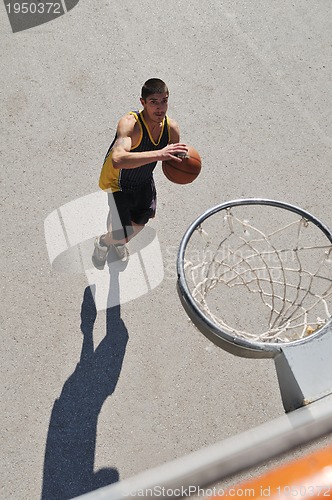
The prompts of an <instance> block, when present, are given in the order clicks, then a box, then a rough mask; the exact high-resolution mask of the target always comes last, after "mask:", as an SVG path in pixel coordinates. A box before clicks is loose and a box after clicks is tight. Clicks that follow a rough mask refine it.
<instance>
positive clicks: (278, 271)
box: [177, 198, 332, 358]
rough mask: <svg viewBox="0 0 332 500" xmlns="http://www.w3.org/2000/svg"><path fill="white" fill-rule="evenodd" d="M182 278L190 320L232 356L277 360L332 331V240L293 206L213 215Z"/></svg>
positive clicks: (191, 246)
mask: <svg viewBox="0 0 332 500" xmlns="http://www.w3.org/2000/svg"><path fill="white" fill-rule="evenodd" d="M177 274H178V284H177V285H178V292H179V296H180V299H181V302H182V304H183V306H184V308H185V310H186V312H187V314H188V316H189V317H190V319H191V320H192V321H193V323H194V324H195V325H196V327H197V328H198V329H199V330H200V331H201V332H202V333H203V334H204V335H205V336H206V337H207V338H208V339H209V340H211V341H212V342H213V343H215V344H216V345H218V346H219V347H222V348H223V349H225V350H227V351H229V352H231V353H232V354H236V355H239V356H244V357H253V358H263V357H273V358H276V357H277V356H278V355H279V354H280V353H282V352H285V349H286V352H287V347H288V346H292V347H294V346H298V345H302V344H307V343H309V342H312V341H313V339H314V338H321V337H322V336H324V335H325V333H327V332H328V331H330V330H331V323H332V318H331V312H332V233H331V231H330V230H329V229H328V227H327V226H325V224H323V223H322V222H321V221H320V220H318V219H317V218H316V217H314V216H313V215H311V214H310V213H308V212H306V211H305V210H302V209H301V208H298V207H295V206H293V205H290V204H288V203H283V202H279V201H274V200H267V199H258V198H252V199H241V200H234V201H230V202H228V203H223V204H221V205H218V206H216V207H214V208H211V209H209V210H207V211H206V212H205V213H204V214H202V215H201V216H200V217H198V218H197V219H196V220H195V221H194V222H193V223H192V224H191V226H190V227H189V228H188V230H187V231H186V233H185V235H184V237H183V239H182V241H181V244H180V248H179V252H178V258H177Z"/></svg>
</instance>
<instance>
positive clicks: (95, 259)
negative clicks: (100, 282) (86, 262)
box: [92, 236, 110, 271]
mask: <svg viewBox="0 0 332 500" xmlns="http://www.w3.org/2000/svg"><path fill="white" fill-rule="evenodd" d="M109 249H110V247H105V246H103V245H101V244H100V236H97V238H96V239H95V249H94V251H93V254H92V263H93V265H94V266H95V268H97V269H99V270H100V271H102V270H103V269H104V267H105V263H106V260H107V255H108V252H109Z"/></svg>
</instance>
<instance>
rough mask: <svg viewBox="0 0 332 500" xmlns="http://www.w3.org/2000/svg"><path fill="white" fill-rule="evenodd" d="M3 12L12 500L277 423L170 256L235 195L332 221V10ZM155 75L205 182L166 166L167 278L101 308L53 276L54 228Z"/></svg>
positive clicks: (162, 234) (267, 386) (107, 477)
mask: <svg viewBox="0 0 332 500" xmlns="http://www.w3.org/2000/svg"><path fill="white" fill-rule="evenodd" d="M0 11H1V15H0V23H1V35H0V37H1V56H0V57H1V68H2V69H1V73H0V79H1V108H0V109H1V111H0V112H1V139H2V141H1V143H2V147H1V174H0V175H1V205H2V216H1V235H2V245H1V259H0V272H1V290H2V297H1V323H2V329H3V333H2V343H1V360H2V361H1V388H2V396H1V410H0V423H1V426H0V427H1V434H2V436H1V445H0V449H1V466H0V467H1V469H0V470H1V490H0V497H1V498H2V499H5V500H7V499H15V500H24V499H37V498H42V499H43V500H49V499H59V500H60V499H61V500H62V499H69V498H73V497H75V496H78V495H80V494H82V493H84V492H87V491H92V490H94V489H96V488H98V487H100V486H103V485H106V484H110V483H112V482H114V481H116V480H118V479H125V478H128V477H130V476H132V475H134V474H136V473H138V472H140V471H142V470H145V469H147V468H150V467H153V466H155V465H158V464H161V463H163V462H166V461H168V460H171V459H174V458H176V457H180V456H182V455H184V454H187V453H189V452H191V451H193V450H197V449H199V448H201V447H203V446H205V445H208V444H212V443H214V442H216V441H219V440H222V439H224V438H226V437H228V436H232V435H235V434H237V433H239V432H241V431H244V430H247V429H249V428H251V427H254V426H255V425H257V424H259V423H263V422H267V421H269V420H271V419H273V418H276V417H277V416H279V415H282V414H283V407H282V403H281V398H280V393H279V389H278V384H277V379H276V374H275V369H274V364H273V362H272V361H270V360H260V361H256V360H248V359H242V358H238V357H235V356H232V355H231V354H228V353H226V352H224V351H222V350H220V349H218V348H216V347H214V346H212V345H211V344H210V343H209V342H208V341H207V340H206V339H205V338H204V337H203V336H202V335H201V334H200V333H199V332H198V331H197V330H196V329H195V328H194V327H193V326H192V325H191V324H190V323H189V322H188V319H187V316H186V314H185V313H184V311H183V309H182V306H181V305H180V302H179V299H178V296H177V294H176V291H175V284H176V276H175V256H176V250H177V247H178V245H179V242H180V239H181V237H182V235H183V233H184V231H185V230H186V228H187V227H188V225H189V224H190V223H191V222H192V221H193V220H194V219H195V218H196V217H197V216H198V215H199V214H200V213H202V212H203V211H204V210H206V209H207V208H209V207H211V206H213V205H215V204H218V203H221V202H223V201H227V200H230V199H233V198H240V197H265V198H275V199H279V200H283V201H288V202H290V203H293V204H295V205H299V206H301V207H302V208H304V209H307V210H309V211H310V212H311V213H313V214H314V215H316V216H317V217H319V218H321V219H322V220H323V221H324V222H325V223H326V224H327V225H329V226H332V217H331V201H330V191H331V189H330V188H331V180H332V174H331V159H332V155H331V145H332V129H331V102H332V95H331V93H332V82H331V65H332V61H331V32H332V21H331V20H332V7H331V3H330V2H328V1H327V0H318V1H317V2H315V3H314V4H312V3H311V4H310V5H309V4H307V3H305V2H302V1H300V0H294V1H293V2H287V1H285V0H281V1H279V2H275V1H273V0H257V1H254V2H252V1H247V0H232V1H230V0H225V1H224V2H217V1H214V2H207V3H205V4H204V3H202V2H199V1H198V0H193V1H191V2H187V3H186V4H185V5H182V4H181V2H180V3H179V2H177V1H175V0H169V1H168V2H167V3H166V4H165V3H164V2H160V3H158V2H152V1H150V0H147V1H146V2H143V3H142V2H129V1H128V0H123V1H122V2H109V1H103V2H101V1H100V2H92V1H91V0H80V2H79V3H78V5H77V6H76V7H75V8H73V9H72V10H71V11H70V12H68V13H67V14H65V15H64V16H62V17H60V18H59V19H57V20H54V21H52V22H49V23H46V24H43V25H41V26H39V27H35V28H32V29H30V30H26V31H21V32H18V33H12V31H11V27H10V24H9V21H8V18H7V17H6V11H5V8H4V7H3V8H2V9H0ZM151 77H159V78H162V79H164V80H165V81H166V82H167V84H168V86H169V89H170V108H169V115H170V116H172V117H173V118H175V119H176V120H177V121H178V123H179V124H180V126H181V131H182V139H183V140H184V141H186V142H187V143H189V144H192V145H194V146H195V148H196V149H197V150H198V151H199V152H200V154H201V156H202V159H203V168H202V173H201V175H200V177H199V178H198V179H197V180H196V181H195V182H194V183H193V184H190V185H187V186H176V185H173V184H171V183H170V182H169V181H168V180H167V179H166V178H165V177H164V176H163V174H162V172H161V169H160V167H158V168H157V169H156V175H155V177H156V183H157V188H158V212H157V217H156V219H155V220H154V221H152V222H151V224H150V227H151V228H152V229H153V230H154V231H156V233H157V236H158V244H159V247H160V252H161V256H162V262H163V267H164V276H163V278H162V279H161V280H160V282H159V283H158V284H157V285H156V286H154V287H151V288H150V289H149V291H148V292H147V293H145V294H144V295H141V296H139V297H137V298H134V299H133V300H130V301H126V302H125V303H123V304H121V308H120V307H117V306H116V301H115V306H114V307H113V308H112V309H109V310H108V311H105V310H103V309H99V310H98V311H96V309H95V307H94V301H93V297H92V293H95V292H96V288H98V286H97V284H96V286H95V287H94V285H93V284H92V286H91V288H90V287H89V283H90V284H91V280H90V281H88V278H87V276H86V274H85V273H84V272H75V273H74V272H69V271H68V272H59V269H55V268H54V267H52V265H51V263H50V260H49V248H48V247H47V241H46V238H45V226H44V222H45V220H46V219H47V217H49V215H50V214H52V213H53V212H54V211H57V209H58V208H59V207H62V206H64V205H66V204H68V203H70V202H72V201H74V200H77V199H80V198H82V197H85V196H88V195H91V194H93V193H97V192H98V177H99V172H100V168H101V164H102V161H103V157H104V154H105V152H106V150H107V148H108V146H109V143H110V141H111V140H112V138H113V135H114V130H115V126H116V123H117V121H118V119H119V118H120V117H121V116H122V115H123V114H124V113H125V112H127V111H129V110H130V109H135V108H136V107H137V106H139V93H140V88H141V85H142V83H143V82H144V81H145V80H147V79H148V78H151ZM97 208H98V210H99V206H98V207H96V214H97V213H98V214H99V212H98V210H97ZM92 211H93V207H92ZM82 213H83V216H82V214H81V212H78V213H77V214H76V215H75V220H74V224H73V225H74V226H75V224H77V226H79V227H80V226H81V225H84V224H85V218H86V217H87V214H86V213H85V214H84V211H83V212H82ZM90 218H92V220H94V214H93V213H92V214H90ZM96 218H97V217H96ZM102 223H103V221H102ZM98 224H101V220H100V218H99V219H98V222H96V225H97V226H98ZM54 234H55V236H54V238H55V239H54V240H52V241H53V243H54V244H56V243H55V242H56V241H57V239H56V233H54ZM90 236H92V234H91V235H90ZM51 246H52V245H51ZM159 247H158V248H159ZM60 271H61V269H60ZM62 271H63V269H62ZM127 286H129V285H127ZM83 333H84V335H83ZM83 340H84V342H83ZM92 341H94V347H95V350H93V346H92ZM314 376H318V374H314Z"/></svg>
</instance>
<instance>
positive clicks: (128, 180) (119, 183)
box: [99, 111, 170, 193]
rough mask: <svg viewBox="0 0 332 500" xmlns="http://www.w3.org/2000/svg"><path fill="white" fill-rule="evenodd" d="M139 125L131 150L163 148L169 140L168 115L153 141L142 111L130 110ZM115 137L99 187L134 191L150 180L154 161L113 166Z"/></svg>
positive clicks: (106, 189) (107, 155)
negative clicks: (139, 164) (143, 163)
mask: <svg viewBox="0 0 332 500" xmlns="http://www.w3.org/2000/svg"><path fill="white" fill-rule="evenodd" d="M130 114H131V115H134V117H135V119H136V121H137V123H138V124H139V127H140V137H139V140H138V143H137V144H134V145H133V146H132V148H131V150H130V151H131V152H133V153H138V152H143V151H156V150H159V149H163V148H164V147H165V146H167V144H168V143H169V140H170V127H169V120H168V117H167V116H165V118H164V120H163V123H162V127H161V132H160V135H159V138H158V141H157V142H155V141H154V140H153V138H152V135H151V132H150V130H149V127H148V125H147V123H146V122H145V120H144V117H143V113H142V111H140V112H138V111H131V112H130ZM116 139H117V136H116V135H115V137H114V140H113V142H112V144H111V145H110V147H109V149H108V151H107V154H106V157H105V160H104V164H103V167H102V170H101V174H100V178H99V187H100V188H101V189H103V190H104V191H111V192H113V193H114V192H116V191H135V189H137V188H139V187H140V186H142V185H144V184H147V183H148V182H150V181H151V178H152V175H153V171H154V169H155V166H156V164H157V162H156V161H154V162H152V163H147V164H146V165H142V166H141V167H137V168H114V166H113V162H112V150H113V146H114V143H115V141H116Z"/></svg>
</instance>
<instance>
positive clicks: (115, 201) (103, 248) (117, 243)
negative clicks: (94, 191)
mask: <svg viewBox="0 0 332 500" xmlns="http://www.w3.org/2000/svg"><path fill="white" fill-rule="evenodd" d="M131 198H132V196H130V195H129V194H127V193H123V192H122V191H119V192H116V193H109V194H108V205H109V214H108V219H107V228H108V231H107V233H105V234H103V235H101V236H98V237H97V238H96V240H95V249H94V252H93V256H92V262H93V264H94V266H95V267H96V268H97V269H101V270H102V269H104V266H105V263H106V260H107V255H108V252H109V249H110V247H111V246H113V247H114V249H115V250H116V252H117V254H118V256H119V258H120V259H121V260H127V259H128V250H127V249H126V247H125V243H126V242H127V241H129V239H130V238H131V237H133V236H134V235H135V233H136V230H135V229H134V228H133V227H132V223H131V214H130V205H131V203H132V199H131Z"/></svg>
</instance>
